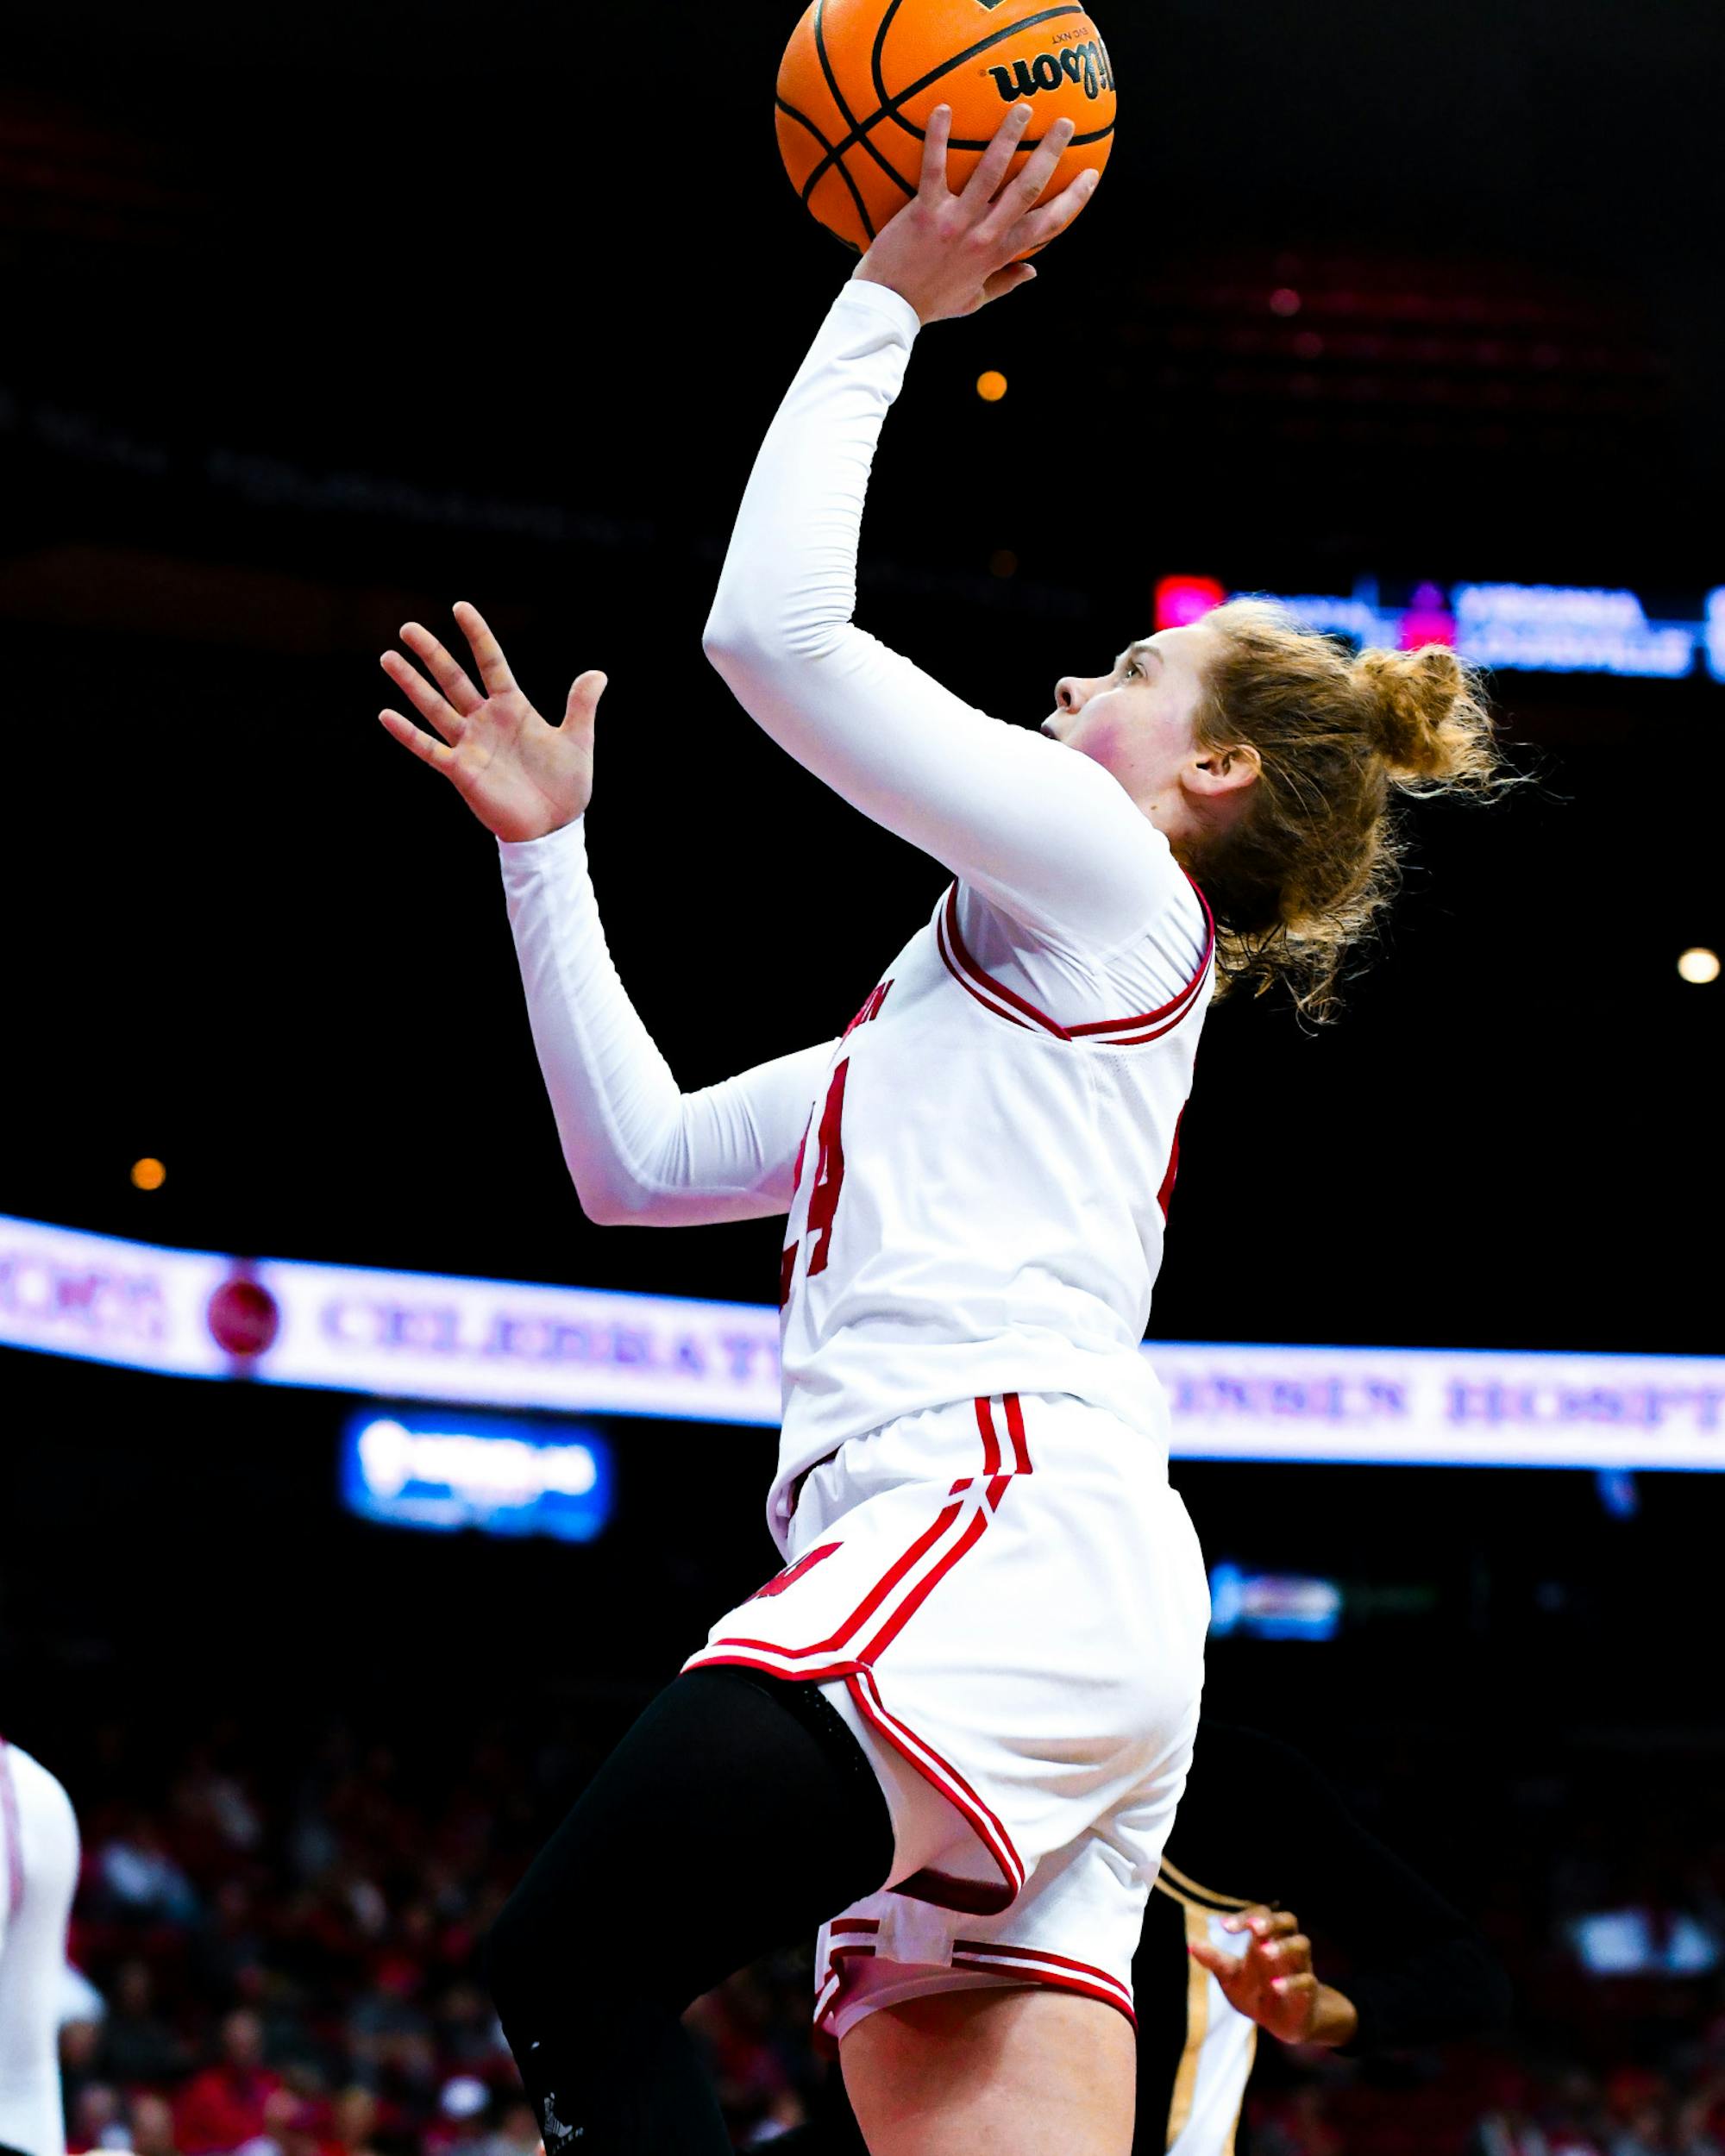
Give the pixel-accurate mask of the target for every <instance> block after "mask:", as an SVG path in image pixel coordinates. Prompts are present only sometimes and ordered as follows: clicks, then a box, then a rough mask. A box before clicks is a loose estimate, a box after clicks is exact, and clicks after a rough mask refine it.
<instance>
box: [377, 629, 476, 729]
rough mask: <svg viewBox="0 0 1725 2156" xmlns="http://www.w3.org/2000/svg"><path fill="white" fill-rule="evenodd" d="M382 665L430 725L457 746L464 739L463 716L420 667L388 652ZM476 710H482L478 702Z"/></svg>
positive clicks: (397, 653)
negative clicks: (432, 683) (444, 697)
mask: <svg viewBox="0 0 1725 2156" xmlns="http://www.w3.org/2000/svg"><path fill="white" fill-rule="evenodd" d="M402 633H403V635H404V636H405V635H406V633H407V632H406V630H403V632H402ZM422 634H423V631H422ZM378 663H379V664H380V666H381V667H382V668H383V670H384V672H385V673H386V674H387V675H388V676H389V678H390V680H392V681H393V682H394V684H395V686H397V688H398V689H399V690H400V691H401V693H402V694H403V695H404V696H405V697H406V698H407V699H408V700H409V702H410V703H411V705H413V708H414V710H415V711H417V712H418V714H419V716H420V717H421V718H423V720H424V721H425V723H426V724H427V725H428V726H435V727H436V730H437V731H438V732H439V733H440V734H441V735H442V736H443V738H444V740H445V741H447V742H450V743H455V742H458V741H459V740H460V739H461V736H462V734H463V733H464V732H465V731H466V720H465V719H464V718H463V717H462V714H461V712H460V711H457V710H455V707H454V705H451V704H449V703H447V702H446V701H445V700H444V699H443V698H442V696H440V695H439V694H438V693H437V691H436V689H435V688H433V687H432V686H431V684H430V682H429V681H428V680H426V679H425V676H424V675H423V674H421V673H420V672H419V670H418V668H417V667H411V666H410V665H409V664H408V662H407V661H406V660H405V659H404V658H403V657H402V655H401V654H400V653H399V652H398V651H386V652H385V653H384V655H383V656H382V658H381V659H380V661H378ZM474 709H475V710H477V709H478V705H477V702H475V705H474ZM415 731H416V732H417V728H416V729H415Z"/></svg>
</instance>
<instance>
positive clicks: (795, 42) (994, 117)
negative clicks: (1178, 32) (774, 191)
mask: <svg viewBox="0 0 1725 2156" xmlns="http://www.w3.org/2000/svg"><path fill="white" fill-rule="evenodd" d="M1020 101H1027V102H1028V103H1029V104H1030V107H1031V112H1032V119H1031V125H1030V131H1029V134H1028V135H1026V139H1025V141H1024V142H1023V144H1022V145H1021V146H1020V148H1019V154H1018V155H1017V156H1016V157H1015V158H1014V159H1013V171H1014V172H1016V171H1017V170H1018V169H1019V165H1020V164H1021V163H1022V162H1023V160H1024V158H1025V157H1026V155H1027V154H1028V153H1029V152H1030V151H1032V150H1033V149H1034V148H1035V147H1036V146H1037V144H1038V141H1041V139H1042V136H1043V135H1044V132H1045V131H1046V129H1047V128H1048V127H1049V125H1050V124H1051V122H1053V121H1055V120H1057V119H1059V118H1061V117H1062V116H1066V117H1067V118H1069V119H1070V120H1071V121H1072V122H1074V123H1075V125H1076V128H1077V130H1078V131H1077V133H1076V135H1074V136H1073V138H1072V140H1071V141H1070V143H1069V145H1068V146H1067V150H1066V154H1065V155H1064V156H1063V158H1062V159H1061V160H1060V162H1059V164H1058V165H1057V166H1056V167H1055V170H1054V177H1053V179H1051V181H1050V182H1049V186H1048V192H1049V193H1050V194H1054V193H1057V192H1058V191H1059V190H1060V189H1061V188H1063V187H1064V186H1065V185H1067V184H1068V183H1069V181H1071V180H1074V179H1076V178H1077V176H1078V174H1079V173H1080V172H1085V171H1087V170H1090V169H1094V170H1095V171H1096V172H1101V169H1102V167H1103V166H1105V165H1106V164H1107V161H1108V152H1109V150H1110V148H1111V147H1113V136H1114V77H1113V69H1112V68H1111V67H1110V66H1109V65H1108V53H1107V47H1106V46H1105V45H1104V44H1103V43H1102V37H1101V31H1099V30H1098V29H1097V28H1096V26H1095V23H1094V22H1092V21H1091V19H1090V17H1089V16H1088V13H1087V12H1086V11H1085V9H1082V8H1081V7H1076V6H1065V7H1061V6H1052V7H1051V6H1050V5H1048V4H1047V0H813V5H812V7H811V8H810V9H809V11H808V13H807V14H806V16H804V17H803V19H802V21H801V22H800V23H799V24H798V25H797V30H796V34H795V36H794V37H793V38H792V40H791V41H790V44H789V46H788V47H787V48H786V52H785V58H784V62H783V65H782V66H781V67H780V69H779V95H778V123H779V150H780V154H781V156H782V157H783V158H784V160H785V170H786V171H787V172H788V173H789V174H790V176H791V184H792V185H793V187H794V188H795V189H796V191H797V192H798V193H799V194H800V196H801V197H802V198H803V201H804V203H805V204H806V205H807V207H808V210H810V212H811V214H812V216H815V217H818V218H819V221H820V222H821V223H822V224H824V225H825V226H826V228H827V229H828V230H829V231H831V232H836V233H837V235H838V237H839V238H840V239H841V240H843V241H844V243H845V245H846V246H847V247H852V248H856V249H857V251H858V252H859V253H860V252H861V251H862V249H863V248H866V247H867V246H868V245H869V241H871V240H872V239H873V238H874V237H875V234H876V233H877V232H878V231H879V230H880V229H881V226H882V225H884V224H885V223H886V222H887V221H888V218H890V217H892V216H894V215H895V214H896V213H897V212H898V211H899V210H902V209H903V207H904V206H905V204H906V203H907V202H908V201H909V200H910V199H911V197H912V196H913V195H914V194H915V192H916V191H917V180H918V177H919V173H920V172H921V170H922V146H923V132H924V129H925V128H926V126H927V124H928V116H929V114H930V113H931V112H932V111H933V110H934V108H935V107H936V106H937V105H940V104H946V105H950V106H951V108H952V147H951V152H950V156H949V158H948V160H947V168H946V169H947V175H948V178H949V179H950V183H951V185H952V186H953V187H954V188H955V190H956V189H957V188H958V187H961V186H962V185H963V183H964V182H965V180H966V179H969V176H970V174H971V172H973V171H974V170H975V165H976V160H977V159H978V157H979V156H980V155H981V154H982V151H983V150H984V149H985V148H986V147H987V146H988V141H989V139H990V138H991V137H992V135H994V130H995V128H998V127H999V126H1000V122H1001V120H1002V119H1003V118H1004V117H1005V116H1006V114H1007V112H1008V111H1009V110H1011V109H1012V107H1013V105H1015V104H1017V103H1019V102H1020Z"/></svg>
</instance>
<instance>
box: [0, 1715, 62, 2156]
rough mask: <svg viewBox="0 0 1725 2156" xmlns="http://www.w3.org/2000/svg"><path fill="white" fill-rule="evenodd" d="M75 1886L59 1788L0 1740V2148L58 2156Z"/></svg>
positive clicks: (35, 2155) (40, 1768)
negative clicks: (63, 2012)
mask: <svg viewBox="0 0 1725 2156" xmlns="http://www.w3.org/2000/svg"><path fill="white" fill-rule="evenodd" d="M77 1883H78V1822H77V1821H76V1819H75V1818H74V1817H73V1815H72V1802H71V1800H70V1799H69V1798H68V1797H67V1796H66V1791H65V1790H64V1789H62V1788H61V1787H60V1783H58V1782H57V1781H56V1780H55V1779H54V1777H53V1775H51V1774H50V1773H49V1772H48V1771H47V1768H46V1767H43V1766H41V1765H39V1764H37V1762H36V1761H35V1760H34V1759H33V1758H31V1757H30V1755H29V1753H28V1752H20V1751H19V1750H18V1748H17V1746H16V1745H9V1744H7V1743H6V1742H5V1740H4V1739H0V2147H5V2148H16V2149H20V2150H22V2152H23V2156H65V2150H66V2134H65V2127H64V2122H63V2119H62V2115H61V2109H60V2047H59V2046H60V1992H61V1984H62V1981H63V1978H64V1974H65V1970H66V1923H67V1920H68V1919H69V1917H70V1915H71V1913H72V1891H73V1889H74V1888H75V1887H76V1885H77Z"/></svg>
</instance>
